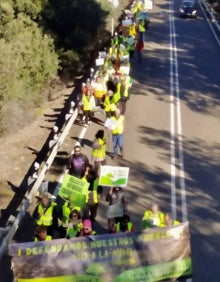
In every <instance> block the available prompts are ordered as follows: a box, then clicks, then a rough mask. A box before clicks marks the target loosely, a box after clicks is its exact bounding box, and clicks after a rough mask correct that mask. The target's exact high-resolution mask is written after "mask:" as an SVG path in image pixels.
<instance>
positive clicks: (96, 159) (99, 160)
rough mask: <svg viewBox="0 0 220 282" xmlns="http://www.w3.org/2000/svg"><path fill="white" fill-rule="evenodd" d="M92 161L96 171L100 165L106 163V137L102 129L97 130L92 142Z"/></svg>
mask: <svg viewBox="0 0 220 282" xmlns="http://www.w3.org/2000/svg"><path fill="white" fill-rule="evenodd" d="M92 161H93V163H94V169H95V171H96V173H98V171H99V168H100V166H101V165H105V164H106V139H105V132H104V130H103V129H99V130H98V131H97V133H96V135H95V140H94V141H93V143H92Z"/></svg>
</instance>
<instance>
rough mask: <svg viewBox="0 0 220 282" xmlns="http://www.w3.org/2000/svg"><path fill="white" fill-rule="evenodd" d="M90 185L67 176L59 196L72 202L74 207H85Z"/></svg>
mask: <svg viewBox="0 0 220 282" xmlns="http://www.w3.org/2000/svg"><path fill="white" fill-rule="evenodd" d="M88 188H89V183H88V182H86V181H83V180H81V179H79V178H77V177H74V176H72V175H70V174H66V175H65V177H64V180H63V182H62V185H61V187H60V190H59V193H58V195H59V196H60V197H61V198H64V199H68V200H70V201H71V203H72V205H73V206H76V207H84V205H85V202H86V197H87V193H88Z"/></svg>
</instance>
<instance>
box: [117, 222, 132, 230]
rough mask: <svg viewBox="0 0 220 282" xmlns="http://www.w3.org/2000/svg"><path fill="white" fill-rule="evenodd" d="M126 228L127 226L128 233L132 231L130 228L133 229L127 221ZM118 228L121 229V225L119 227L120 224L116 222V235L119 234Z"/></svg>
mask: <svg viewBox="0 0 220 282" xmlns="http://www.w3.org/2000/svg"><path fill="white" fill-rule="evenodd" d="M127 226H128V232H131V231H132V227H133V224H132V223H131V222H130V221H129V222H128V223H127ZM120 228H121V225H120V222H118V223H117V224H116V233H118V232H120Z"/></svg>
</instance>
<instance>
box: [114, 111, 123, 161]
mask: <svg viewBox="0 0 220 282" xmlns="http://www.w3.org/2000/svg"><path fill="white" fill-rule="evenodd" d="M111 120H112V121H113V123H114V124H115V126H114V129H113V130H112V142H113V156H112V159H114V158H115V157H118V147H119V149H120V152H121V158H123V155H124V121H125V117H124V115H122V114H121V112H120V110H119V109H116V110H115V116H112V117H111Z"/></svg>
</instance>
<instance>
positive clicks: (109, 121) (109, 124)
mask: <svg viewBox="0 0 220 282" xmlns="http://www.w3.org/2000/svg"><path fill="white" fill-rule="evenodd" d="M104 126H105V127H107V128H108V129H110V130H114V129H115V126H116V122H115V121H114V120H112V119H110V118H107V119H106V121H105V124H104Z"/></svg>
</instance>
